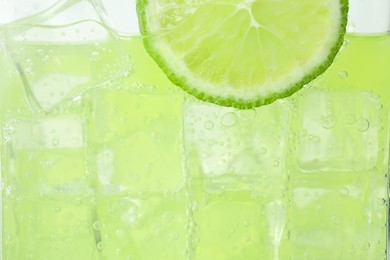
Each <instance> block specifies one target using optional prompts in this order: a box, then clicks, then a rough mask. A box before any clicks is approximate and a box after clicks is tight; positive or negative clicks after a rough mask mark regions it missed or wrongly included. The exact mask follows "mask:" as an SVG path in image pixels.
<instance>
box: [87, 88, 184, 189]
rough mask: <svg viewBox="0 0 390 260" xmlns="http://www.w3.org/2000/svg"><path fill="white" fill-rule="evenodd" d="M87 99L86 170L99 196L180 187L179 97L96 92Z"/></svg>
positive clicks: (127, 92)
mask: <svg viewBox="0 0 390 260" xmlns="http://www.w3.org/2000/svg"><path fill="white" fill-rule="evenodd" d="M87 99H88V101H87V102H86V105H87V109H86V111H88V114H87V116H88V120H87V121H88V123H89V125H88V129H89V136H90V139H89V141H90V145H89V148H90V153H89V154H90V155H91V156H92V157H91V160H90V161H91V162H92V163H93V164H92V165H91V167H92V168H91V169H93V170H92V171H94V172H97V174H98V178H99V181H100V185H101V186H100V187H101V188H102V189H103V190H105V191H108V190H111V191H126V192H131V193H137V192H144V191H145V192H157V191H160V192H162V191H164V190H166V191H172V190H178V189H181V188H182V187H183V186H184V185H185V172H184V170H183V164H184V163H183V160H184V154H183V151H182V142H183V141H182V102H183V101H182V97H181V96H176V95H172V94H160V93H158V94H156V93H148V92H146V93H137V92H136V93H135V92H131V91H128V90H123V89H122V90H119V91H118V90H116V89H96V90H94V91H91V92H90V93H88V95H87Z"/></svg>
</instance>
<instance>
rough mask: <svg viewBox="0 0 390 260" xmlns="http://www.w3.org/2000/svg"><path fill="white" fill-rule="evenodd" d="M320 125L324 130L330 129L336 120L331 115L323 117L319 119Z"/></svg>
mask: <svg viewBox="0 0 390 260" xmlns="http://www.w3.org/2000/svg"><path fill="white" fill-rule="evenodd" d="M321 125H322V127H323V128H325V129H331V128H333V127H334V126H335V125H336V118H335V117H334V116H332V115H329V116H325V117H323V118H322V119H321Z"/></svg>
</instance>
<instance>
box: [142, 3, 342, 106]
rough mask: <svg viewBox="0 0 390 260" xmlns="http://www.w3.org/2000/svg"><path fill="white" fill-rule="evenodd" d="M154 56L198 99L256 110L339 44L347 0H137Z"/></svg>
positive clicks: (307, 76) (296, 85) (321, 66)
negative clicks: (255, 108)
mask: <svg viewBox="0 0 390 260" xmlns="http://www.w3.org/2000/svg"><path fill="white" fill-rule="evenodd" d="M137 9H138V16H139V20H140V27H141V32H142V34H143V35H145V40H144V43H145V47H146V49H147V50H148V52H149V54H150V55H151V56H152V57H153V58H154V59H155V60H156V62H157V63H158V64H159V66H160V67H161V68H162V69H163V70H164V72H165V73H166V74H167V76H168V78H169V79H170V80H171V81H172V82H173V83H175V84H176V85H178V86H180V87H181V88H183V89H184V90H185V91H187V92H188V93H190V94H192V95H194V96H196V97H197V98H199V99H202V100H206V101H210V102H213V103H216V104H220V105H224V106H232V107H237V108H251V107H256V106H260V105H264V104H268V103H271V102H273V101H275V100H276V99H279V98H283V97H286V96H289V95H291V94H292V93H294V92H295V91H297V90H298V89H300V88H302V87H303V86H304V85H305V84H307V83H308V82H310V81H311V80H313V79H314V78H316V77H317V76H318V75H320V74H321V73H323V72H324V71H325V70H326V68H327V67H329V65H330V64H331V63H332V61H333V59H334V58H335V56H336V54H337V52H338V50H339V49H340V47H341V45H342V42H343V37H344V34H345V27H346V23H347V12H348V3H347V0H310V1H308V0H294V1H286V0H186V1H183V0H169V1H168V0H138V2H137Z"/></svg>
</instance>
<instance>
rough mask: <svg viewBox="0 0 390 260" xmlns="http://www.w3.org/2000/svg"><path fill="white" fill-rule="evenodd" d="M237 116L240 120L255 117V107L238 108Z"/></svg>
mask: <svg viewBox="0 0 390 260" xmlns="http://www.w3.org/2000/svg"><path fill="white" fill-rule="evenodd" d="M238 116H239V117H240V118H241V119H242V120H248V121H249V120H252V119H254V118H255V117H256V110H255V109H246V110H240V111H239V112H238Z"/></svg>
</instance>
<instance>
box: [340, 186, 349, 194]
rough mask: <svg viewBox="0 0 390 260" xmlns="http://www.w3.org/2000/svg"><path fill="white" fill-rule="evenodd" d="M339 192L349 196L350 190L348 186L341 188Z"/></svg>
mask: <svg viewBox="0 0 390 260" xmlns="http://www.w3.org/2000/svg"><path fill="white" fill-rule="evenodd" d="M339 192H340V194H341V195H343V196H348V194H349V190H348V189H347V188H346V187H343V188H341V189H340V191H339Z"/></svg>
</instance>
